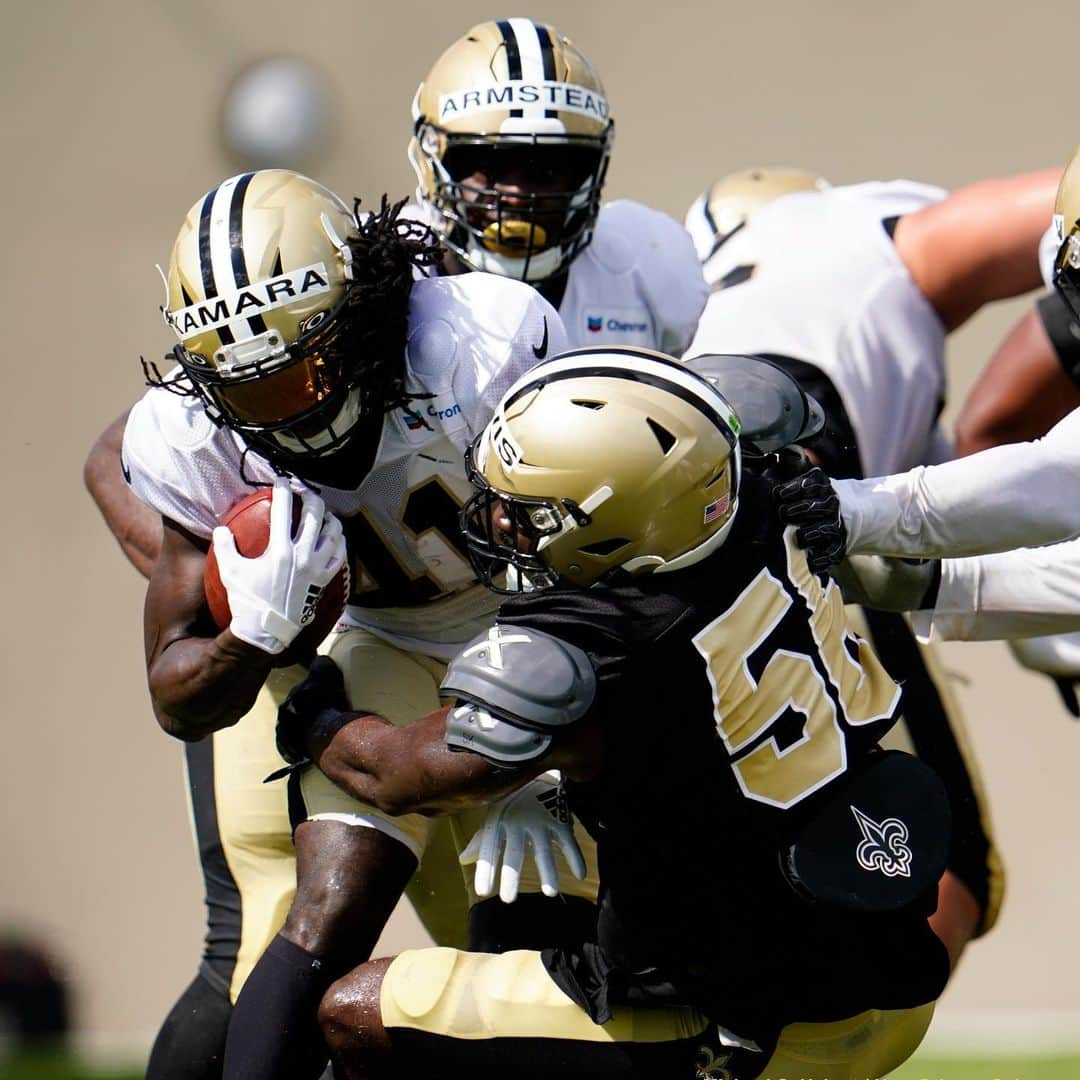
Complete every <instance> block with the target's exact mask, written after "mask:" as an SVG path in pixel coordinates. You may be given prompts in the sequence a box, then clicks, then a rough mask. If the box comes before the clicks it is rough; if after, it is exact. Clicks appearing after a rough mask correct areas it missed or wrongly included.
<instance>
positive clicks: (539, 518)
mask: <svg viewBox="0 0 1080 1080" xmlns="http://www.w3.org/2000/svg"><path fill="white" fill-rule="evenodd" d="M485 435H486V432H481V434H480V435H478V436H477V437H476V439H474V440H473V442H472V443H471V445H470V446H469V448H468V449H467V450H466V452H465V471H466V475H467V476H468V478H469V480H470V481H471V483H472V485H473V487H474V488H475V489H476V493H475V494H474V495H473V496H472V498H471V499H469V501H468V502H466V503H465V505H464V506H463V507H462V509H461V517H460V521H461V531H462V532H463V533H464V534H465V542H466V545H467V547H468V549H469V561H470V562H471V563H472V566H473V570H474V571H475V573H476V577H477V579H478V580H479V581H480V582H481V583H482V584H484V585H486V586H487V587H488V588H489V589H491V590H492V591H493V592H497V593H502V594H504V595H515V594H517V593H520V592H532V591H534V590H536V589H550V588H552V587H553V586H555V585H557V584H558V581H559V575H558V572H557V571H555V570H554V569H553V568H552V567H551V566H549V565H548V564H547V562H546V561H545V560H544V556H543V554H542V552H543V550H544V547H545V546H546V545H547V544H548V543H550V541H551V540H552V539H554V538H555V537H556V536H559V535H560V534H562V533H563V532H565V531H566V530H568V529H572V528H574V527H575V526H578V525H588V524H589V523H590V521H591V520H592V519H591V517H590V515H589V514H587V513H586V512H585V511H584V510H582V509H581V507H580V506H578V505H577V503H575V502H574V501H573V500H572V499H557V498H551V499H544V498H539V497H535V498H530V497H526V496H521V495H510V494H508V493H506V492H503V491H497V490H496V489H495V488H493V487H492V486H491V485H490V484H489V483H488V481H487V479H486V478H485V476H484V474H483V472H482V471H481V470H480V469H479V468H477V466H476V461H475V459H476V455H477V454H478V453H480V454H483V452H484V451H483V443H484V438H485Z"/></svg>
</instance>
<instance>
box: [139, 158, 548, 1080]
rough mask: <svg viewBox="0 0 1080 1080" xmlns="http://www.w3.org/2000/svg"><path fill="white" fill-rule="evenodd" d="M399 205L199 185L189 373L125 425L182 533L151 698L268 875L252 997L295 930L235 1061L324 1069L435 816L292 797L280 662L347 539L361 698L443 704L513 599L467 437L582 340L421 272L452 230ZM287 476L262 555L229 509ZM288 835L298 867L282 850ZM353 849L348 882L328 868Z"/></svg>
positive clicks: (233, 861) (513, 303)
mask: <svg viewBox="0 0 1080 1080" xmlns="http://www.w3.org/2000/svg"><path fill="white" fill-rule="evenodd" d="M397 213H398V207H390V206H388V205H386V202H385V200H384V204H383V207H382V209H381V210H379V211H378V212H376V213H374V214H371V215H368V216H366V217H364V218H363V219H361V220H359V221H357V219H356V218H355V217H354V215H353V213H352V212H350V211H349V210H348V209H347V208H346V207H345V205H344V204H343V203H342V202H341V201H340V200H339V199H338V198H337V197H336V196H335V195H333V194H332V193H331V192H329V191H327V190H326V189H325V188H323V187H322V186H321V185H319V184H317V183H315V182H314V181H312V180H310V179H308V178H307V177H303V176H300V175H298V174H296V173H291V172H288V171H285V170H267V171H263V172H257V173H245V174H243V175H241V176H236V177H232V178H231V179H229V180H226V181H225V182H223V183H222V184H221V185H219V186H218V187H216V188H215V189H214V190H212V191H211V192H209V193H208V194H207V195H206V196H205V197H204V198H202V199H200V200H199V201H198V202H197V203H196V204H195V206H194V207H193V208H192V209H191V211H190V212H189V214H188V216H187V218H186V220H185V222H184V225H183V227H182V228H181V230H180V234H179V236H178V238H177V241H176V244H175V246H174V248H173V252H172V255H171V258H170V262H169V268H168V273H167V275H166V279H167V289H168V297H167V303H166V305H165V312H166V317H167V319H168V322H169V324H170V325H171V326H172V328H173V330H174V331H175V332H176V334H177V336H178V338H179V340H180V344H179V345H178V346H177V347H176V348H175V349H174V352H173V359H175V361H176V363H177V367H176V369H175V370H174V371H172V372H170V373H168V374H166V375H164V376H158V375H157V374H156V372H153V371H152V373H151V381H152V383H153V385H152V388H151V389H150V390H149V391H148V392H147V394H146V395H145V396H144V397H143V399H142V400H141V401H140V402H139V403H138V404H137V405H136V406H135V407H134V408H133V409H132V411H131V415H130V417H129V419H128V421H127V425H126V431H125V435H124V445H123V462H124V468H125V471H126V474H127V475H128V476H129V477H130V484H131V486H132V489H133V490H134V492H135V493H136V494H137V495H138V496H139V498H140V499H142V500H143V501H144V502H145V503H146V504H147V505H148V506H150V507H151V508H153V509H154V510H155V511H156V512H157V513H158V514H160V515H161V518H162V521H163V525H164V529H163V542H162V547H161V552H160V554H159V555H158V558H157V560H156V563H155V566H154V571H153V574H152V576H151V578H150V584H149V589H148V593H147V603H146V642H147V667H148V677H149V683H150V690H151V696H152V699H153V704H154V710H155V713H156V714H157V716H158V718H159V721H160V723H161V725H162V727H163V728H164V729H165V730H166V731H168V732H169V733H170V734H173V735H175V736H177V737H178V738H181V739H184V740H185V741H188V742H193V741H195V740H204V739H205V737H206V736H208V735H212V736H213V738H212V740H206V742H205V743H204V745H206V743H209V745H210V748H211V749H210V752H211V754H212V755H213V758H212V766H213V773H212V774H204V775H202V776H200V777H193V779H196V780H198V779H202V780H203V781H205V782H207V783H209V784H210V785H211V791H210V792H207V791H206V790H205V789H203V788H202V786H201V784H197V790H198V793H199V794H200V795H201V796H202V797H203V798H207V797H213V798H215V799H216V801H217V811H218V815H219V821H220V820H221V819H222V818H223V817H224V818H227V817H228V815H229V814H231V813H235V814H236V815H238V820H236V819H234V825H233V828H232V830H231V831H230V834H229V835H230V842H229V844H228V846H226V847H225V854H226V868H227V870H228V871H229V872H230V873H231V874H232V875H233V878H234V881H235V884H236V888H237V889H238V891H239V892H240V894H241V895H242V896H244V895H245V893H247V890H248V888H250V889H251V890H252V893H251V895H248V896H245V899H246V900H247V901H249V903H245V904H244V907H243V909H242V912H241V914H242V923H241V925H240V927H239V928H238V929H239V935H238V936H239V943H238V947H237V945H236V943H235V942H234V948H233V950H232V955H231V956H230V957H229V958H228V959H229V960H230V961H231V963H230V964H228V965H223V967H224V970H223V971H222V973H221V977H222V979H223V980H225V979H227V980H228V984H229V989H230V991H231V992H232V991H233V990H234V988H235V987H236V986H237V983H238V981H239V980H238V977H237V974H238V973H237V967H238V965H239V962H240V961H241V960H243V961H245V962H246V965H247V967H248V970H249V971H250V970H251V965H252V964H253V963H254V961H255V960H256V958H257V957H258V956H259V953H260V952H262V947H263V946H264V945H266V942H267V940H268V939H269V938H272V940H270V943H269V947H268V948H267V949H266V952H265V953H264V954H263V956H262V959H261V960H260V961H259V963H258V965H257V966H256V968H255V970H254V972H253V973H252V974H250V976H249V977H248V979H247V981H246V983H245V984H244V990H243V993H242V994H241V995H240V996H239V998H238V1004H237V1008H236V1011H235V1013H234V1015H233V1019H232V1022H231V1024H230V1030H229V1045H228V1048H227V1051H226V1060H225V1069H226V1075H231V1076H251V1077H259V1078H260V1080H264V1078H267V1077H272V1076H288V1077H300V1076H304V1075H317V1074H318V1072H319V1071H320V1070H321V1068H322V1064H323V1062H324V1061H325V1049H324V1048H323V1046H322V1041H321V1037H319V1036H318V1032H317V1029H316V1028H315V1024H314V1020H315V1008H316V1005H317V1003H318V1000H319V997H320V996H321V994H322V992H323V990H324V989H325V988H326V986H327V985H329V982H330V981H331V980H332V979H333V977H334V975H335V971H334V968H333V966H332V964H333V963H340V964H341V965H342V966H341V968H339V970H338V973H340V971H341V970H345V969H346V968H347V967H348V966H351V963H349V962H348V960H347V958H348V957H350V956H351V957H352V958H353V962H355V960H356V959H357V958H358V957H362V956H364V955H366V954H367V952H369V951H370V949H371V947H372V945H373V944H374V942H375V940H376V938H377V936H378V933H379V932H380V930H381V928H382V925H383V923H384V921H385V919H386V917H387V916H388V915H389V912H390V910H391V909H392V907H393V905H394V903H395V902H396V900H397V898H398V896H399V894H400V892H401V890H402V888H403V887H404V886H405V883H406V882H407V881H408V879H409V877H410V876H411V874H412V873H413V870H414V869H415V867H416V863H417V859H418V857H419V855H420V854H421V852H422V851H423V847H424V842H425V834H426V831H427V822H426V820H425V819H424V818H421V817H416V816H412V817H407V818H398V819H395V820H393V821H391V820H389V819H388V818H386V816H385V815H381V814H379V813H378V812H374V811H372V810H371V809H370V808H367V807H360V806H358V804H356V803H355V802H354V801H353V800H351V799H349V798H348V797H347V796H346V795H345V794H344V793H343V792H341V791H340V790H339V789H338V788H336V787H334V786H333V785H332V784H331V783H330V782H329V781H327V780H326V779H325V778H324V777H322V774H320V773H318V772H317V771H315V770H308V771H307V772H305V773H302V774H298V775H296V776H294V777H293V778H291V780H290V782H289V792H288V798H286V793H285V786H284V785H281V784H279V785H276V787H277V789H278V790H277V791H275V790H274V788H275V785H267V786H266V787H263V784H262V781H263V779H264V777H265V776H266V775H267V773H269V772H270V771H271V770H272V769H274V768H275V767H276V766H279V765H280V764H281V762H280V758H278V757H277V754H276V752H275V749H274V741H273V723H274V715H275V712H276V703H277V701H278V700H280V696H281V694H282V693H283V692H284V690H286V689H287V688H288V686H289V685H291V683H292V682H293V681H295V679H296V678H297V677H298V675H300V674H302V668H299V667H297V666H295V665H294V666H291V667H281V666H280V665H281V663H282V662H284V661H285V659H286V658H289V659H292V658H291V657H289V654H288V648H289V645H290V643H291V641H292V640H293V638H294V637H295V636H296V634H297V633H298V632H299V629H300V626H301V623H302V621H303V608H304V605H305V603H307V598H308V597H309V595H310V594H311V592H312V591H313V590H314V591H317V590H319V589H320V588H322V587H324V586H325V585H326V583H327V582H328V581H329V580H330V576H332V575H333V574H334V573H336V571H337V569H338V567H340V565H341V564H342V562H343V561H344V560H345V558H346V551H345V537H347V538H348V543H349V556H350V564H351V571H352V591H351V595H350V607H349V616H348V619H347V623H348V624H349V625H350V626H355V627H365V628H369V629H370V630H371V631H372V632H371V633H367V634H365V636H364V639H363V640H362V641H360V640H358V639H357V635H356V633H354V632H351V631H344V632H342V633H340V634H337V635H333V636H332V637H331V639H330V644H329V649H330V652H331V653H332V654H333V655H335V657H337V658H338V660H339V662H340V663H341V664H342V666H343V667H344V668H345V669H346V670H347V672H348V675H349V680H350V685H351V689H352V693H353V694H354V696H355V698H356V704H357V707H361V708H369V709H375V708H380V709H384V710H385V712H386V713H388V714H390V715H393V713H394V709H395V707H396V706H395V703H396V702H398V701H399V700H400V698H401V697H402V696H403V694H404V693H405V691H403V689H402V687H407V688H408V692H409V693H411V694H412V699H411V701H409V702H408V704H409V706H410V710H411V711H410V713H409V715H408V716H407V717H403V718H411V717H412V716H415V715H416V714H417V713H418V712H423V711H425V707H426V706H427V705H428V704H429V701H430V703H431V705H432V707H434V705H435V704H437V701H438V697H437V690H438V678H439V676H440V675H441V671H442V663H441V662H440V660H439V657H440V656H443V657H448V656H449V655H450V654H451V653H452V652H454V651H456V648H457V645H458V643H460V642H461V641H463V640H467V639H468V638H469V637H470V636H472V634H474V633H475V632H476V630H477V628H479V627H482V626H486V625H488V624H489V622H490V619H491V612H492V610H493V600H492V598H491V597H490V596H489V594H488V593H487V592H486V590H484V589H482V588H481V587H480V586H479V585H477V583H476V581H475V578H474V575H473V573H472V569H471V567H470V565H469V562H468V559H467V557H466V552H465V551H464V547H463V542H462V541H461V540H460V539H459V537H458V534H457V528H456V525H457V515H458V512H459V508H460V505H461V503H462V502H463V501H464V498H465V497H466V496H467V494H468V490H469V486H468V482H467V480H466V477H465V473H464V461H463V451H464V448H465V446H466V444H467V443H468V441H469V440H470V439H471V438H472V437H473V436H474V435H475V434H476V432H477V431H478V430H479V429H480V428H481V427H482V426H483V425H484V424H485V423H486V422H487V420H488V419H489V418H490V416H491V412H492V409H493V407H494V404H495V403H496V401H497V400H498V396H499V395H500V393H501V392H502V390H503V389H505V387H506V386H507V385H508V384H509V383H510V382H511V381H512V380H513V379H515V378H517V377H518V376H519V375H520V374H521V373H522V372H523V371H524V370H526V369H527V368H529V367H531V366H532V365H534V364H535V363H537V361H538V360H539V359H541V358H543V357H544V356H545V355H546V354H547V352H548V350H549V349H560V348H563V347H564V345H565V335H564V332H563V329H562V325H561V321H560V320H559V317H558V315H557V313H556V312H555V311H554V309H553V308H552V307H551V306H550V304H548V303H547V301H545V300H544V299H543V298H542V297H540V296H539V294H538V293H536V292H535V291H534V290H533V289H531V288H529V287H527V286H525V285H523V284H522V283H520V282H516V281H508V280H502V279H499V278H495V277H492V276H490V275H479V274H478V275H470V276H467V277H460V278H430V279H428V278H422V277H421V278H420V279H419V280H417V279H416V277H415V271H416V269H417V267H421V268H422V267H424V266H426V265H430V263H431V262H433V261H434V260H435V259H437V258H438V256H439V254H440V250H439V245H438V241H437V238H436V237H434V235H433V234H431V232H430V231H429V230H427V229H426V228H425V227H424V226H422V225H420V224H419V223H417V222H415V221H407V220H403V219H400V218H399V217H398V216H397ZM271 484H272V485H273V486H274V499H273V506H272V512H271V514H272V519H273V521H276V522H277V523H278V524H277V525H276V526H275V525H274V524H273V522H272V527H271V542H270V545H269V547H268V548H267V551H266V553H265V554H264V555H262V556H260V557H258V558H255V559H245V558H242V557H240V556H239V555H238V554H237V552H236V550H235V546H234V544H233V542H232V539H231V534H230V533H229V532H228V530H227V529H217V530H216V531H215V529H216V526H217V525H218V522H219V521H220V520H221V518H222V516H223V514H224V513H225V511H226V510H228V509H229V508H230V507H231V506H232V505H233V504H234V503H235V502H236V501H237V500H238V499H239V498H240V497H241V496H242V495H244V494H245V493H247V492H248V491H250V490H251V488H252V487H257V486H265V485H271ZM294 500H296V501H298V502H299V503H300V526H299V529H298V532H297V535H296V536H295V537H293V536H291V535H290V533H289V528H288V522H289V520H290V504H291V503H292V502H293V501H294ZM339 521H340V522H343V523H344V535H343V530H342V526H341V524H340V523H339ZM211 543H212V544H213V547H214V550H215V554H216V556H217V559H218V562H219V565H220V569H221V576H222V581H223V583H224V585H225V588H226V591H227V593H228V597H229V603H230V607H231V610H232V622H231V624H230V627H229V629H227V630H225V631H222V632H218V631H217V630H216V628H214V627H213V626H212V624H210V623H208V621H207V618H206V612H205V607H204V597H203V583H202V582H203V567H204V564H205V559H206V554H207V551H208V550H209V547H210V545H211ZM256 792H257V793H258V794H256ZM290 814H291V818H292V823H291V824H292V825H295V826H296V828H295V832H294V833H293V832H292V829H291V825H290ZM237 824H238V825H239V828H238V827H237ZM245 830H246V835H245ZM222 831H223V830H222ZM274 837H276V844H275V845H274V846H276V848H277V850H278V851H279V852H280V853H281V858H280V860H279V861H278V863H277V864H274V863H273V862H272V861H271V860H268V859H267V858H266V849H267V847H268V846H270V844H269V841H270V840H271V839H272V838H274ZM222 839H224V837H222ZM245 841H246V843H245ZM293 841H295V847H296V868H295V874H296V878H297V879H298V882H297V892H296V896H295V898H293V897H292V889H293V884H294V883H293V880H292V878H293V873H294V870H293V863H292V858H291V855H290V854H289V851H290V848H291V847H292V843H293ZM223 846H225V845H223ZM342 858H346V859H347V860H348V862H349V865H350V867H351V870H352V873H350V874H349V875H347V876H346V877H345V878H342V877H338V876H334V874H333V873H332V872H331V870H332V867H335V866H339V865H340V862H339V861H338V860H340V859H342ZM256 898H257V902H255V903H251V902H250V901H252V900H254V899H256ZM290 900H291V905H290ZM286 913H287V914H286ZM282 918H284V926H283V927H282V928H281V932H280V933H277V930H278V928H279V926H280V925H281V919H282ZM275 934H276V936H274V935H275ZM241 951H242V955H240V954H241ZM324 961H325V962H324ZM245 1018H246V1019H245Z"/></svg>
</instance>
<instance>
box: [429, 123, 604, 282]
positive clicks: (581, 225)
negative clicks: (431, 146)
mask: <svg viewBox="0 0 1080 1080" xmlns="http://www.w3.org/2000/svg"><path fill="white" fill-rule="evenodd" d="M443 135H444V139H443V140H441V141H442V142H443V143H444V145H445V146H446V150H445V152H444V153H443V154H442V157H441V158H437V157H431V158H430V159H429V165H430V168H431V175H432V176H433V178H434V192H433V194H432V196H431V199H430V203H431V206H432V208H433V209H434V211H435V212H436V214H437V215H438V218H439V220H440V222H441V226H442V230H443V237H444V242H445V244H446V246H447V247H448V248H449V249H450V250H451V251H452V252H453V253H454V254H455V255H456V256H457V258H458V259H459V260H460V261H461V262H462V263H464V264H465V266H467V267H469V268H471V269H473V270H482V271H486V272H488V273H496V274H500V275H502V276H503V277H512V278H517V279H518V280H521V281H531V282H537V281H544V280H546V279H547V278H550V277H553V276H555V275H556V274H558V273H559V272H560V271H562V270H565V269H566V268H567V267H569V265H570V263H571V262H573V260H574V259H575V258H577V256H578V255H579V254H581V252H582V251H584V250H585V248H586V247H587V246H588V244H589V241H590V240H591V239H592V229H593V226H594V225H595V223H596V217H597V215H598V214H599V212H600V198H601V193H602V191H603V186H604V177H605V174H606V172H607V163H608V156H609V155H608V153H607V149H606V146H605V145H604V144H603V143H602V142H599V141H598V140H596V139H594V138H591V137H588V136H581V137H580V138H577V139H575V138H573V137H570V136H545V135H540V134H532V135H520V136H513V137H512V138H499V137H484V136H465V135H459V136H455V135H449V134H446V133H443ZM427 141H429V142H430V141H431V139H430V137H428V138H427ZM424 142H425V134H424V133H423V132H422V133H421V136H420V143H421V147H423V145H424Z"/></svg>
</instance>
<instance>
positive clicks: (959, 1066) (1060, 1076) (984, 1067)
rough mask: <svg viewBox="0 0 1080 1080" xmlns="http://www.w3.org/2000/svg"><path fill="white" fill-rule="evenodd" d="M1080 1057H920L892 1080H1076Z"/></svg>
mask: <svg viewBox="0 0 1080 1080" xmlns="http://www.w3.org/2000/svg"><path fill="white" fill-rule="evenodd" d="M1077 1078H1080V1057H1076V1056H1069V1057H1053V1058H1037V1059H1033V1058H1031V1057H1030V1056H1028V1057H1008V1058H1006V1057H988V1058H983V1059H975V1058H971V1059H962V1058H931V1057H926V1056H924V1055H921V1054H920V1055H917V1056H916V1057H914V1058H912V1060H911V1061H910V1062H908V1064H906V1065H904V1066H903V1067H901V1068H899V1069H897V1070H896V1071H895V1072H893V1073H891V1074H890V1080H1077Z"/></svg>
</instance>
